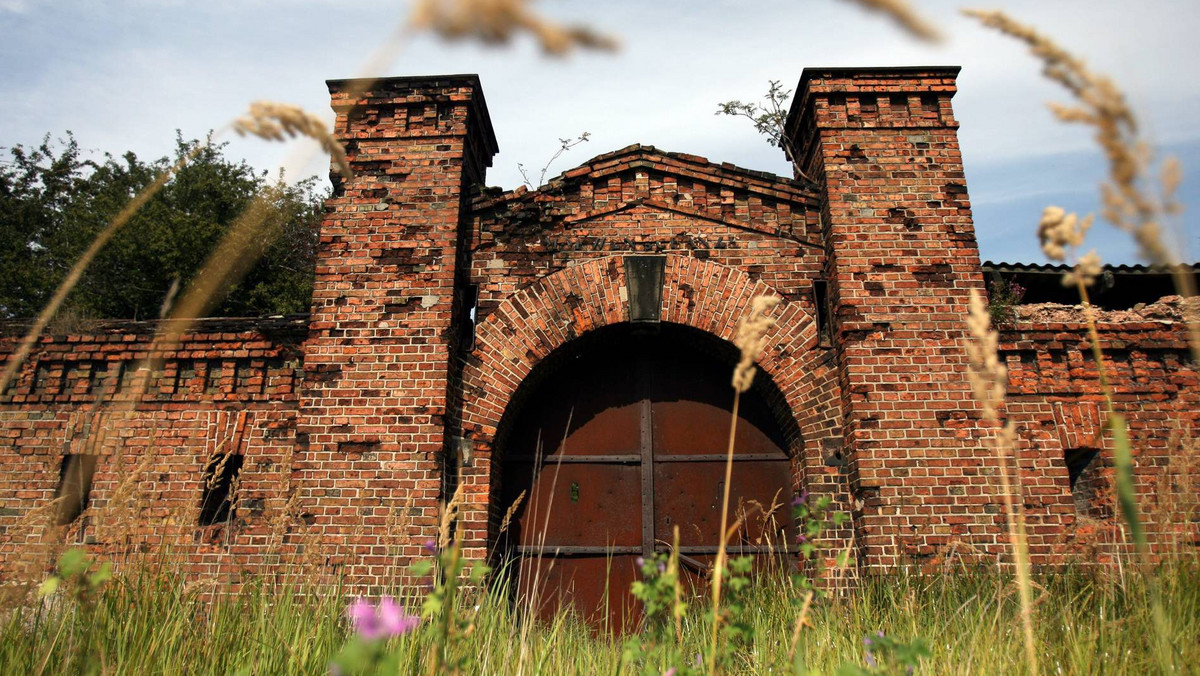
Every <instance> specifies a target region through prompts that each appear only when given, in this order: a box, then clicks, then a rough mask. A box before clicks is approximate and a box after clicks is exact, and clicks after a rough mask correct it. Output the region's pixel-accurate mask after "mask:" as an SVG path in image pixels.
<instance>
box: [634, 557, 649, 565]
mask: <svg viewBox="0 0 1200 676" xmlns="http://www.w3.org/2000/svg"><path fill="white" fill-rule="evenodd" d="M633 562H634V563H636V564H637V567H638V568H641V567H642V566H644V565H646V559H643V558H642V557H640V556H639V557H637V558H636V559H634V560H633Z"/></svg>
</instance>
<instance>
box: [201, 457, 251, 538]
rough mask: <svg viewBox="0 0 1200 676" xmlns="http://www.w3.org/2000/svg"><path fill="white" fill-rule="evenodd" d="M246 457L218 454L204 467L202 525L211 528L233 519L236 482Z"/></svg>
mask: <svg viewBox="0 0 1200 676" xmlns="http://www.w3.org/2000/svg"><path fill="white" fill-rule="evenodd" d="M243 458H244V456H241V455H235V454H232V453H218V454H217V455H214V456H213V457H211V458H209V460H208V464H206V465H205V466H204V494H203V496H202V497H201V499H200V525H201V526H211V525H213V524H217V523H224V522H226V521H229V520H231V519H232V518H233V516H234V512H235V510H234V509H233V499H234V490H233V488H234V482H235V481H236V480H237V477H238V474H239V473H240V472H241V471H242V460H243Z"/></svg>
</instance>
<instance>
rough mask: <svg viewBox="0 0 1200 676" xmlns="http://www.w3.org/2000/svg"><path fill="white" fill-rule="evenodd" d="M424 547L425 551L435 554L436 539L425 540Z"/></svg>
mask: <svg viewBox="0 0 1200 676" xmlns="http://www.w3.org/2000/svg"><path fill="white" fill-rule="evenodd" d="M424 547H425V551H427V552H429V553H430V554H437V540H434V539H433V538H430V539H428V540H426V541H425V545H424Z"/></svg>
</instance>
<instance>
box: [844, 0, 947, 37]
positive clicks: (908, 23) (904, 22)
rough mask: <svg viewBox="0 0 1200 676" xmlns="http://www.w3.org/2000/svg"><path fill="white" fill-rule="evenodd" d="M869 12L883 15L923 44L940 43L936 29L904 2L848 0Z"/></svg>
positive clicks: (939, 33) (893, 0)
mask: <svg viewBox="0 0 1200 676" xmlns="http://www.w3.org/2000/svg"><path fill="white" fill-rule="evenodd" d="M849 1H850V2H852V3H854V4H856V5H858V6H859V7H862V8H863V9H865V10H867V11H869V12H878V13H880V14H885V15H887V16H888V17H890V18H891V19H892V21H894V22H896V23H897V24H898V25H899V26H900V27H901V28H903V29H904V30H905V32H907V33H908V34H909V35H911V36H913V37H914V38H916V39H918V40H924V41H925V42H934V43H937V42H941V41H942V34H941V32H940V31H938V29H937V27H935V26H934V25H933V23H931V22H930V21H928V20H926V19H925V17H923V16H921V15H920V14H918V13H917V11H916V10H914V9H913V8H912V5H910V4H909V3H908V2H906V1H905V0H849Z"/></svg>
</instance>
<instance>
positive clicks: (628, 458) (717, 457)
mask: <svg viewBox="0 0 1200 676" xmlns="http://www.w3.org/2000/svg"><path fill="white" fill-rule="evenodd" d="M725 458H726V456H725V454H724V453H714V454H704V455H687V454H686V453H671V454H669V455H658V454H655V456H654V462H724V461H725ZM508 461H509V462H542V463H545V464H547V465H553V464H556V463H560V462H561V463H562V464H564V465H569V464H578V463H595V464H598V465H599V464H606V465H614V464H616V465H635V464H637V463H640V462H641V461H642V456H641V454H638V455H625V454H622V455H547V456H545V457H543V458H538V457H537V456H533V455H514V456H510V457H509V458H508ZM733 461H734V462H763V461H768V462H771V461H773V462H787V461H788V459H787V458H786V457H783V456H780V455H779V454H778V453H742V454H737V453H735V454H734V455H733Z"/></svg>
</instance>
